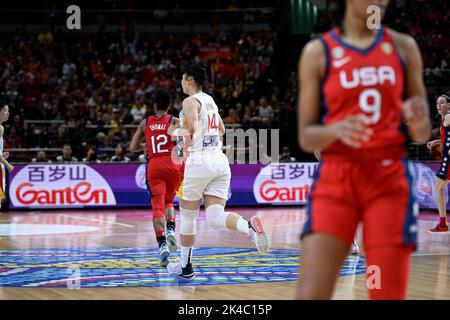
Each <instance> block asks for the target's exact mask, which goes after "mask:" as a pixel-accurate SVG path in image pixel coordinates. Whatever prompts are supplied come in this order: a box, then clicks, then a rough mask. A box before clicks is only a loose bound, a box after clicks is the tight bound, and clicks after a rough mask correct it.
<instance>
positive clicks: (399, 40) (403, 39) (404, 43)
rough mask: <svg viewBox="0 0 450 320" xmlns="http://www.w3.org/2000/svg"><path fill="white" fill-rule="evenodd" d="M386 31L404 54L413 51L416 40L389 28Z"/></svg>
mask: <svg viewBox="0 0 450 320" xmlns="http://www.w3.org/2000/svg"><path fill="white" fill-rule="evenodd" d="M386 31H387V32H388V33H389V34H390V36H391V38H392V41H394V43H395V45H396V46H397V47H399V48H400V49H401V50H402V52H403V53H404V54H408V52H409V50H413V49H414V48H416V47H417V43H416V40H415V39H414V37H412V36H411V35H409V34H406V33H402V32H399V31H396V30H394V29H391V28H386Z"/></svg>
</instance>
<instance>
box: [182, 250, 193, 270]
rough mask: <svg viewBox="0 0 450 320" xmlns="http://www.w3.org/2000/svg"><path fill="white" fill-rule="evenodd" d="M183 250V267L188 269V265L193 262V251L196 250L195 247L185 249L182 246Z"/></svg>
mask: <svg viewBox="0 0 450 320" xmlns="http://www.w3.org/2000/svg"><path fill="white" fill-rule="evenodd" d="M180 247H181V248H180V249H181V267H182V268H186V266H187V265H188V263H190V262H191V257H192V251H193V250H194V247H185V246H180Z"/></svg>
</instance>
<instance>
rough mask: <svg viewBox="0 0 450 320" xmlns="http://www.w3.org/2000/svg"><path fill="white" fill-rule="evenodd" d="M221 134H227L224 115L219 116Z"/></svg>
mask: <svg viewBox="0 0 450 320" xmlns="http://www.w3.org/2000/svg"><path fill="white" fill-rule="evenodd" d="M219 134H220V136H221V137H223V136H224V135H225V125H224V124H223V120H222V117H220V116H219Z"/></svg>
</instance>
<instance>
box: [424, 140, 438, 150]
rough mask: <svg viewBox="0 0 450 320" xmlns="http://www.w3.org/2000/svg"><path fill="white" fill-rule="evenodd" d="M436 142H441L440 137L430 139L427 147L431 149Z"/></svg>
mask: <svg viewBox="0 0 450 320" xmlns="http://www.w3.org/2000/svg"><path fill="white" fill-rule="evenodd" d="M438 144H441V140H440V139H436V140H431V141H430V142H428V143H427V148H428V149H431V148H433V147H434V146H437V145H438Z"/></svg>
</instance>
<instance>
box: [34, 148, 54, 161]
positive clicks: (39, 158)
mask: <svg viewBox="0 0 450 320" xmlns="http://www.w3.org/2000/svg"><path fill="white" fill-rule="evenodd" d="M31 162H41V163H52V160H50V159H47V154H46V153H45V151H42V150H41V151H38V152H37V154H36V157H35V158H33V159H31Z"/></svg>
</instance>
